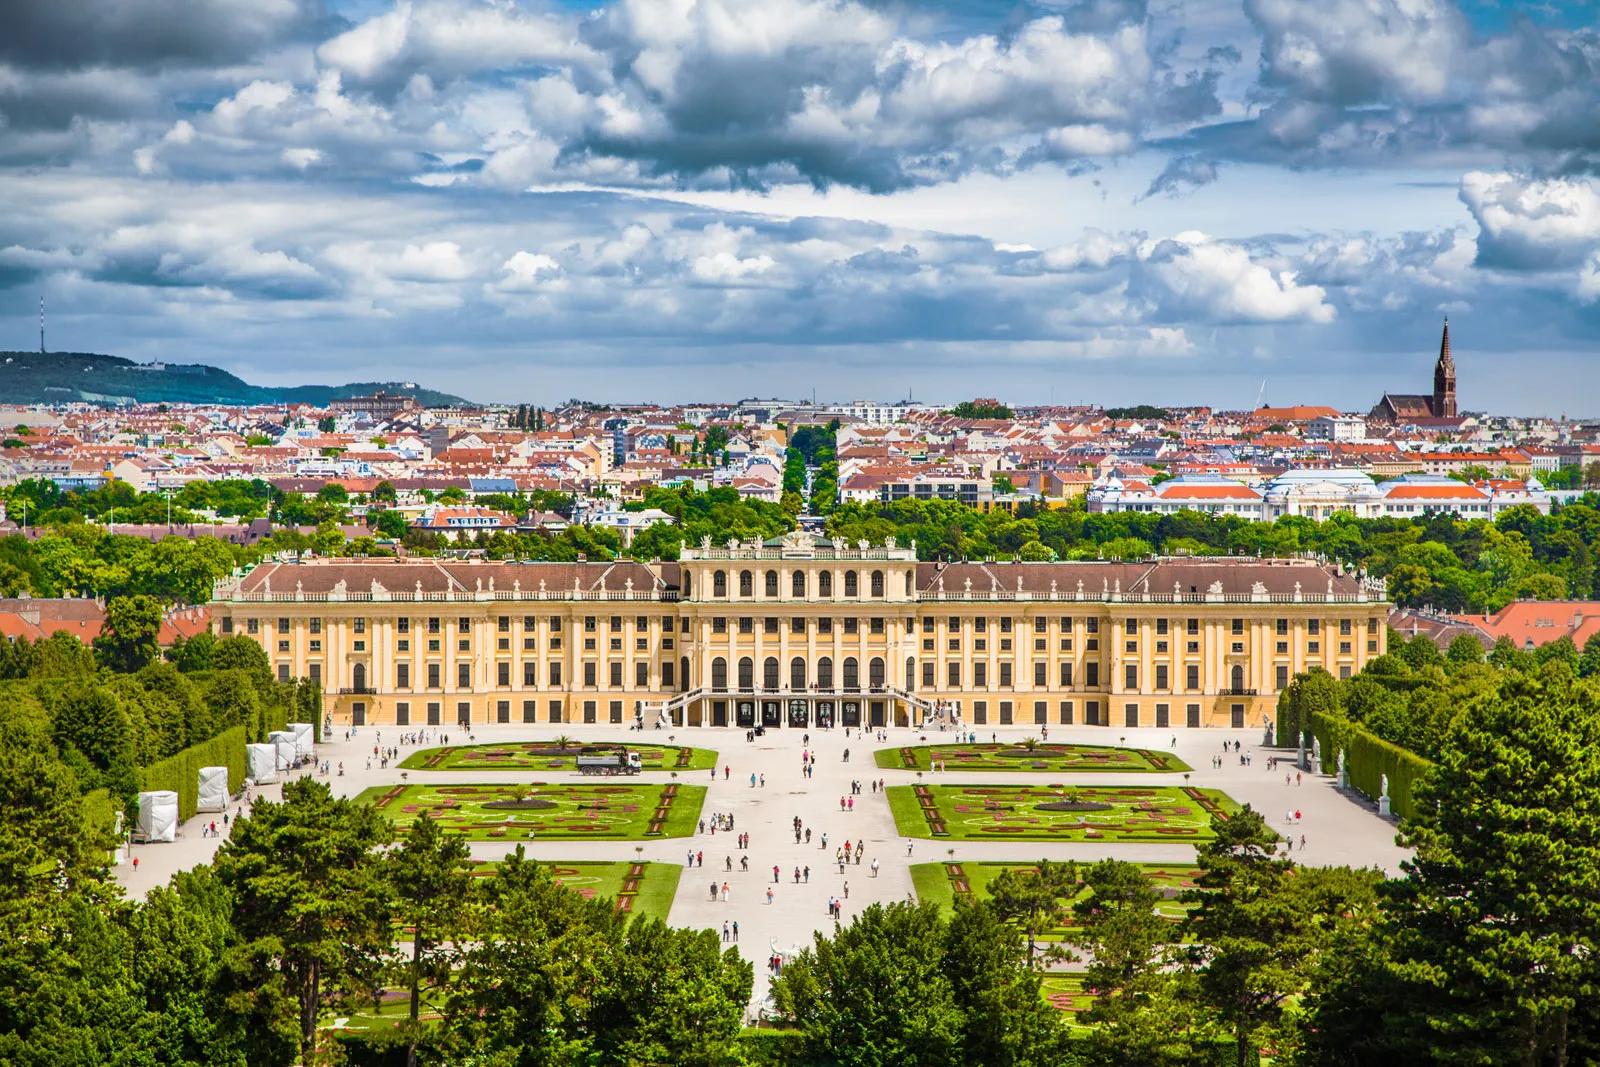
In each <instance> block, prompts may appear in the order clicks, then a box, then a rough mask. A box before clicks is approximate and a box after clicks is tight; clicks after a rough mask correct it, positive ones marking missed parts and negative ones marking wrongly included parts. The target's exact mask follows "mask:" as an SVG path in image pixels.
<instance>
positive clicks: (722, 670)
mask: <svg viewBox="0 0 1600 1067" xmlns="http://www.w3.org/2000/svg"><path fill="white" fill-rule="evenodd" d="M711 688H712V689H714V690H716V691H717V692H719V693H726V692H727V691H728V661H727V660H725V659H723V658H722V657H721V656H718V657H717V658H716V659H714V660H712V661H711Z"/></svg>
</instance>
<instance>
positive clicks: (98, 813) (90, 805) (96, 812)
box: [82, 789, 117, 841]
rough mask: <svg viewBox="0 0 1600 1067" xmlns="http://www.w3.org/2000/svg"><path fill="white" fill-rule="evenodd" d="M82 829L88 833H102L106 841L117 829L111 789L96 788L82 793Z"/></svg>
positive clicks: (115, 809)
mask: <svg viewBox="0 0 1600 1067" xmlns="http://www.w3.org/2000/svg"><path fill="white" fill-rule="evenodd" d="M82 810H83V829H84V833H86V834H90V835H97V834H104V836H105V839H106V840H107V841H110V840H112V835H113V834H115V833H116V831H117V803H116V801H114V800H112V799H111V790H109V789H96V790H93V791H92V792H88V793H85V794H83V809H82Z"/></svg>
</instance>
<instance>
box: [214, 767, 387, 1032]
mask: <svg viewBox="0 0 1600 1067" xmlns="http://www.w3.org/2000/svg"><path fill="white" fill-rule="evenodd" d="M389 837H390V828H389V824H388V822H387V821H386V820H385V819H384V818H383V816H382V815H380V814H379V813H378V811H377V810H376V809H375V808H373V807H372V806H371V805H368V804H360V803H357V802H356V801H354V800H351V799H348V798H342V797H341V798H335V797H334V796H333V794H332V793H331V792H330V791H329V789H328V787H327V786H326V785H324V784H322V783H321V782H317V781H315V780H312V779H309V778H302V779H299V780H297V781H294V782H290V783H288V784H287V785H285V786H284V787H283V800H282V802H279V803H274V802H271V801H257V802H256V804H255V807H254V808H253V810H252V812H251V814H250V816H249V817H248V818H246V819H243V820H241V821H240V822H238V823H236V824H235V826H234V831H233V836H232V837H231V838H230V839H229V840H228V842H227V843H226V844H224V845H223V846H222V849H221V850H220V851H219V852H218V853H217V860H216V866H217V876H218V878H219V879H221V881H222V884H223V885H224V886H225V887H226V888H227V889H228V891H229V892H230V894H231V896H232V902H233V916H232V921H233V927H234V930H235V932H236V935H237V940H236V943H235V944H234V945H232V946H231V947H230V948H229V950H228V959H227V964H226V966H227V971H228V975H227V984H228V990H229V997H228V1003H229V1008H230V1010H231V1011H232V1012H233V1013H235V1014H236V1015H237V1016H239V1017H241V1018H243V1019H246V1020H247V1031H248V1033H249V1034H250V1036H251V1038H252V1040H251V1042H250V1044H251V1047H252V1048H254V1049H255V1050H256V1052H255V1053H253V1054H252V1057H253V1062H254V1058H255V1056H256V1055H257V1054H261V1053H262V1052H263V1051H264V1050H270V1051H267V1052H266V1056H267V1059H268V1060H271V1058H272V1057H273V1056H274V1055H277V1054H279V1053H280V1052H281V1049H282V1046H283V1044H284V1043H285V1042H287V1043H288V1044H289V1047H290V1048H291V1049H292V1050H293V1051H294V1052H296V1053H297V1054H298V1055H301V1056H304V1057H310V1056H313V1055H315V1053H316V1036H317V1021H318V1019H319V1017H320V1016H321V1014H322V1012H323V1011H324V1010H325V1009H327V1008H330V1007H336V1006H348V1005H350V1004H353V1003H355V1002H356V1001H357V1000H358V999H363V998H364V999H369V1000H370V999H371V998H373V997H375V995H376V992H377V990H378V988H379V987H380V985H381V982H382V974H383V963H384V960H385V958H386V956H387V955H388V953H389V950H390V945H391V941H392V930H391V926H390V924H391V921H392V916H393V906H392V901H391V898H390V893H389V888H388V884H387V881H386V880H385V879H384V878H383V876H382V858H381V856H380V854H379V851H378V850H379V849H380V848H381V847H382V846H383V845H384V844H386V843H387V842H388V840H389Z"/></svg>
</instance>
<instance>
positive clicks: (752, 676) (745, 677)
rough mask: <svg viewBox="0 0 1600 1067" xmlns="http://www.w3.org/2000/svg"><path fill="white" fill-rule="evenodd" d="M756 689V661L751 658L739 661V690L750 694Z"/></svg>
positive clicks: (747, 657)
mask: <svg viewBox="0 0 1600 1067" xmlns="http://www.w3.org/2000/svg"><path fill="white" fill-rule="evenodd" d="M755 687H756V661H755V660H753V659H751V658H750V657H749V656H746V657H744V658H743V659H741V660H740V661H739V690H740V692H745V693H747V692H749V691H750V690H752V689H754V688H755Z"/></svg>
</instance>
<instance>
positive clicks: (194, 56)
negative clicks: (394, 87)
mask: <svg viewBox="0 0 1600 1067" xmlns="http://www.w3.org/2000/svg"><path fill="white" fill-rule="evenodd" d="M4 7H5V14H4V16H3V19H0V60H4V61H6V62H8V63H11V64H13V65H15V66H17V67H21V68H24V69H30V70H49V69H61V68H65V69H77V68H84V67H128V68H148V67H155V66H158V65H164V64H185V65H194V66H215V65H221V64H227V63H236V62H239V61H241V60H244V59H248V58H249V57H250V56H252V55H255V54H256V53H257V52H259V51H261V50H262V49H265V48H268V47H272V46H275V45H278V44H281V43H282V42H284V41H286V40H289V39H297V38H298V39H305V38H309V37H312V36H315V35H319V34H325V33H328V32H331V31H333V30H336V29H337V28H338V27H339V26H340V25H342V21H341V20H337V19H335V18H333V17H331V16H330V15H329V14H328V12H327V11H326V9H325V7H324V5H323V3H322V0H138V2H137V3H132V2H129V0H10V2H9V3H7V4H5V5H4Z"/></svg>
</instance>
